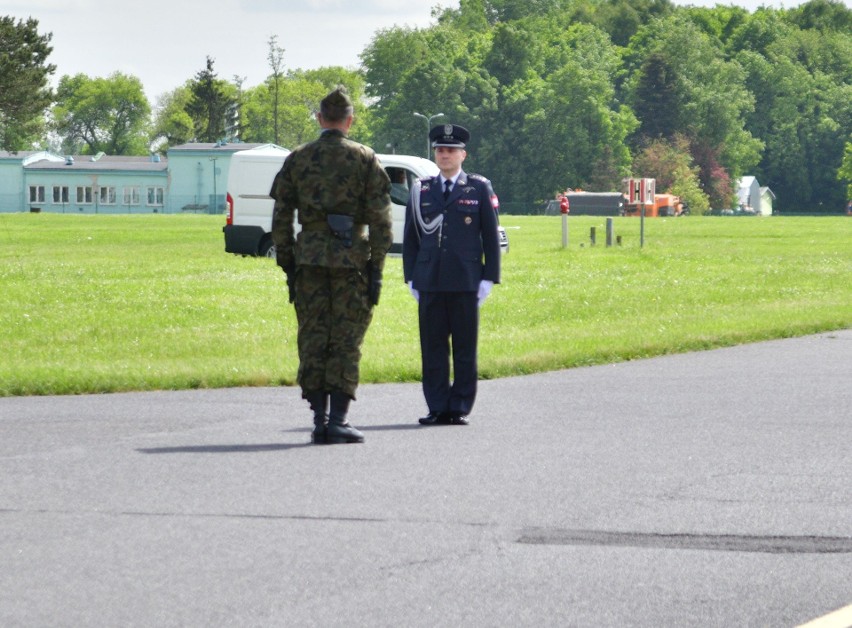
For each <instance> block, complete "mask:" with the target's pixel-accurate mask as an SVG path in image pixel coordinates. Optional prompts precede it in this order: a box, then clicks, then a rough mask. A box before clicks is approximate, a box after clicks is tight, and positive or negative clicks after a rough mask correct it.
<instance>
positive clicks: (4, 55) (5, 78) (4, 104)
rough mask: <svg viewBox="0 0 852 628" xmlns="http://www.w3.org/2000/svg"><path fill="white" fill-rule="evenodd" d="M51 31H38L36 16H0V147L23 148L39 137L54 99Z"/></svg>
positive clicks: (7, 148)
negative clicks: (50, 82)
mask: <svg viewBox="0 0 852 628" xmlns="http://www.w3.org/2000/svg"><path fill="white" fill-rule="evenodd" d="M51 38H52V35H51V34H50V33H48V34H47V35H39V33H38V20H35V19H33V18H28V19H27V20H26V21H23V20H18V21H17V22H15V19H14V18H12V17H8V16H2V17H0V149H3V150H12V151H14V150H24V149H26V148H29V147H31V146H32V144H33V143H34V142H35V141H37V140H39V139H40V138H41V136H42V133H43V129H44V114H45V111H46V110H47V108H48V107H49V106H50V103H51V102H52V100H53V92H52V90H51V89H50V87H49V85H48V77H49V76H50V75H52V74H53V73H54V72H55V71H56V66H55V65H52V64H48V63H47V62H46V61H47V57H48V56H49V55H50V53H51V52H52V51H53V48H52V47H51V46H50V40H51Z"/></svg>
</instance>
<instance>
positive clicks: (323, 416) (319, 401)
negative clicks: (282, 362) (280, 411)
mask: <svg viewBox="0 0 852 628" xmlns="http://www.w3.org/2000/svg"><path fill="white" fill-rule="evenodd" d="M305 399H307V400H308V403H309V404H311V410H313V411H314V431H313V432H311V442H312V443H314V444H317V445H322V444H325V442H326V433H327V430H328V393H327V392H320V391H311V392H305Z"/></svg>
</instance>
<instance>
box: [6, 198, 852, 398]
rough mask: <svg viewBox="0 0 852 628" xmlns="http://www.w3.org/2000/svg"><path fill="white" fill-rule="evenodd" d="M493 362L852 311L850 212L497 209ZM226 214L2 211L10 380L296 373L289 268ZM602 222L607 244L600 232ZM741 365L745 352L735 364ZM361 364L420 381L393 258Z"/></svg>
mask: <svg viewBox="0 0 852 628" xmlns="http://www.w3.org/2000/svg"><path fill="white" fill-rule="evenodd" d="M502 223H503V225H504V226H505V227H506V228H507V231H508V234H509V239H510V243H511V250H510V252H509V253H508V254H507V255H506V256H505V257H504V260H503V262H504V264H503V282H502V285H500V286H497V287H496V288H495V289H494V291H493V292H492V296H491V297H490V298H489V300H488V301H487V302H486V304H485V306H484V307H483V309H482V321H481V332H480V334H481V335H480V374H481V376H482V377H483V378H496V377H503V376H510V375H518V374H525V373H533V372H537V371H544V370H554V369H561V368H571V367H576V366H582V365H590V364H599V363H606V362H613V361H621V360H631V359H636V358H642V357H649V356H654V355H660V354H666V353H677V352H684V351H692V350H697V349H708V348H712V347H720V346H726V345H732V344H738V343H745V342H753V341H759V340H766V339H772V338H784V337H791V336H798V335H805V334H810V333H816V332H820V331H827V330H832V329H841V328H847V327H849V326H850V325H852V284H850V282H849V277H850V276H852V273H850V271H852V246H850V242H852V219H849V218H845V217H827V218H810V217H802V218H781V217H771V218H753V219H745V218H743V219H731V218H709V217H707V218H705V217H688V218H678V219H653V220H651V219H649V220H647V221H646V223H645V226H646V229H645V232H646V233H645V246H644V247H643V248H640V247H639V221H638V219H634V218H616V219H614V225H615V233H616V234H617V235H620V236H621V238H622V246H614V247H610V248H607V247H605V246H604V245H603V243H602V239H603V237H602V234H603V232H604V225H605V219H604V218H597V217H579V216H578V217H571V218H569V226H570V238H569V246H568V247H567V248H562V245H561V238H562V228H561V217H558V216H557V217H543V216H536V217H533V216H503V217H502ZM221 226H222V219H221V218H220V217H216V216H184V215H165V216H158V215H154V216H62V215H51V214H5V215H0V292H1V293H2V295H3V298H2V302H3V306H2V310H0V355H2V356H3V357H2V360H0V396H9V395H42V394H77V393H97V392H115V391H126V390H151V389H183V388H202V387H227V386H260V385H280V384H284V385H290V384H293V383H294V379H295V374H296V369H297V365H298V358H297V351H296V344H295V343H296V333H295V331H296V330H295V328H296V322H295V316H294V313H293V309H292V306H290V304H289V303H288V302H287V293H286V287H285V284H284V277H283V274H282V273H281V272H280V270H279V269H277V268H276V267H275V265H274V264H273V263H272V262H270V261H269V260H266V259H255V258H243V257H238V256H233V255H229V254H226V253H225V252H224V244H223V238H222V232H221ZM591 227H596V230H597V233H598V238H597V239H598V245H597V246H594V247H592V246H590V243H589V231H590V228H591ZM732 368H735V366H732ZM361 374H362V378H361V379H362V382H401V381H417V380H418V379H419V376H420V354H419V343H418V338H417V311H416V306H415V303H414V301H413V300H412V299H411V296H410V295H409V293H408V290H407V288H406V287H405V285H404V284H403V281H402V267H401V261H400V260H399V258H393V259H391V260H390V261H389V263H388V267H387V270H386V273H385V282H384V290H383V292H382V301H381V304H380V305H379V307H378V309H377V310H376V313H375V316H374V319H373V324H372V326H371V327H370V330H369V332H368V334H367V340H366V342H365V344H364V357H363V360H362V364H361Z"/></svg>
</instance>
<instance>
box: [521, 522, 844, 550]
mask: <svg viewBox="0 0 852 628" xmlns="http://www.w3.org/2000/svg"><path fill="white" fill-rule="evenodd" d="M517 543H520V544H524V545H597V546H605V547H646V548H656V549H675V550H711V551H718V552H760V553H765V554H849V553H852V537H844V536H775V535H765V536H764V535H745V534H660V533H654V532H611V531H606V530H566V529H559V528H527V529H525V530H524V531H523V532H522V533H521V535H520V536H519V537H518V539H517Z"/></svg>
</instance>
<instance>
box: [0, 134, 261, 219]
mask: <svg viewBox="0 0 852 628" xmlns="http://www.w3.org/2000/svg"><path fill="white" fill-rule="evenodd" d="M261 146H272V144H243V143H239V142H237V143H224V142H217V143H215V144H183V145H180V146H175V147H173V148H170V149H169V150H168V152H167V153H166V156H165V157H163V156H161V155H159V154H152V155H150V156H148V157H145V156H111V155H105V154H103V153H99V154H97V155H74V156H64V157H63V156H59V155H55V154H52V153H50V152H47V151H20V152H17V153H9V152H5V151H0V212H5V213H9V212H52V213H71V214H142V213H165V214H175V213H181V212H194V213H208V214H220V213H223V212H224V211H225V196H226V193H227V190H226V188H227V182H228V172H229V167H230V163H231V157H232V156H233V154H234V153H235V152H237V151H241V150H248V149H252V148H257V147H261Z"/></svg>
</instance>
